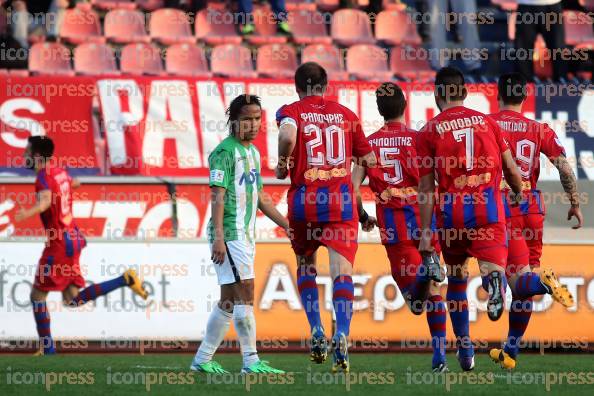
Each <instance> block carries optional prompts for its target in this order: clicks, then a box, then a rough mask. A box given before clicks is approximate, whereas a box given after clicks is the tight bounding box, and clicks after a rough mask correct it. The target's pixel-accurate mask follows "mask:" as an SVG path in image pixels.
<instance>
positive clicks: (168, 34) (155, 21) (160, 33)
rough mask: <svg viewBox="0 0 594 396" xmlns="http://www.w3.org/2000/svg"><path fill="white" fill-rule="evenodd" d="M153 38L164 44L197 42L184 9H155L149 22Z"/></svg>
mask: <svg viewBox="0 0 594 396" xmlns="http://www.w3.org/2000/svg"><path fill="white" fill-rule="evenodd" d="M149 32H150V35H151V38H152V39H153V40H156V41H158V42H160V43H161V44H164V45H171V44H176V43H195V42H196V37H194V36H193V35H192V29H190V23H189V20H188V15H187V14H186V13H185V12H183V11H182V10H176V9H173V8H163V9H161V10H157V11H153V12H152V13H151V19H150V22H149Z"/></svg>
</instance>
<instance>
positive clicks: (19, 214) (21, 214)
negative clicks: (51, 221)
mask: <svg viewBox="0 0 594 396" xmlns="http://www.w3.org/2000/svg"><path fill="white" fill-rule="evenodd" d="M26 218H27V211H26V210H25V208H23V207H22V206H20V207H19V209H18V210H17V211H16V213H15V215H14V220H15V221H23V220H25V219H26Z"/></svg>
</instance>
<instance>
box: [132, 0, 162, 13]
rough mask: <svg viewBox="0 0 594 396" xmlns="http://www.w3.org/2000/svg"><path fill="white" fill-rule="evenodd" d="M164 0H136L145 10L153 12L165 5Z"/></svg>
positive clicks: (139, 6)
mask: <svg viewBox="0 0 594 396" xmlns="http://www.w3.org/2000/svg"><path fill="white" fill-rule="evenodd" d="M164 3H165V1H164V0H136V4H137V5H138V8H140V9H141V10H143V11H147V12H151V11H155V10H158V9H159V8H163V7H164Z"/></svg>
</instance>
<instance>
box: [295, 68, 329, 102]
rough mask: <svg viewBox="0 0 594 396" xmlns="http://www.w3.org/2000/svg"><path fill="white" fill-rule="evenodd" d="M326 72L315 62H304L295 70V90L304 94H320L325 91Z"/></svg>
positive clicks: (326, 83)
mask: <svg viewBox="0 0 594 396" xmlns="http://www.w3.org/2000/svg"><path fill="white" fill-rule="evenodd" d="M327 85H328V74H327V73H326V70H324V68H323V67H322V66H320V65H318V64H317V63H315V62H305V63H304V64H302V65H301V66H299V67H298V68H297V71H295V87H296V88H297V92H298V93H301V94H303V95H305V96H310V95H321V94H323V93H324V91H326V86H327Z"/></svg>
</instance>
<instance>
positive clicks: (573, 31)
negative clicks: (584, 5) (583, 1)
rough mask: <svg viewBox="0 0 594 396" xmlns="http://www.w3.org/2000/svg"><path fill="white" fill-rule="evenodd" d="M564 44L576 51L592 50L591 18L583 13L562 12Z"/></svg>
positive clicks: (593, 32)
mask: <svg viewBox="0 0 594 396" xmlns="http://www.w3.org/2000/svg"><path fill="white" fill-rule="evenodd" d="M563 27H564V28H565V44H567V45H571V46H572V47H575V48H576V49H582V48H584V49H589V50H591V49H594V30H592V18H590V16H589V15H588V14H586V13H584V12H578V11H563Z"/></svg>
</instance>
